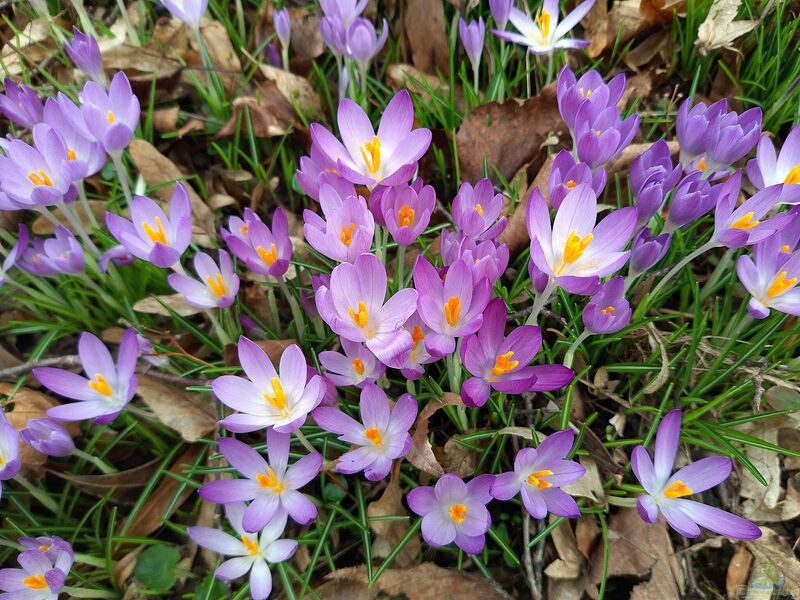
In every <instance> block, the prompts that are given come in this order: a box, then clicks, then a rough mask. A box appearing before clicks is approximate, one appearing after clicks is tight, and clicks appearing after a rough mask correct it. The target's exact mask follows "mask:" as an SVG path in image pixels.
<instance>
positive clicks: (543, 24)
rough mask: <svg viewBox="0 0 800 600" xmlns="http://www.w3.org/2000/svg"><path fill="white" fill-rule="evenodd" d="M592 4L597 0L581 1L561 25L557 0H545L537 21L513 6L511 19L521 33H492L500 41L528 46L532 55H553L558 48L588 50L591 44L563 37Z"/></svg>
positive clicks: (494, 31) (495, 30)
mask: <svg viewBox="0 0 800 600" xmlns="http://www.w3.org/2000/svg"><path fill="white" fill-rule="evenodd" d="M593 5H594V0H586V1H585V2H582V3H581V4H579V5H578V6H576V7H575V10H573V11H572V12H571V13H569V14H568V15H567V16H566V17H564V20H563V21H561V22H559V20H558V18H559V14H558V0H545V1H544V4H543V6H542V9H541V10H540V11H539V14H537V15H536V18H535V19H531V18H530V17H529V16H528V15H526V14H525V13H524V12H522V11H521V10H519V9H517V8H513V7H512V8H511V12H510V13H509V15H508V18H509V20H510V21H511V23H512V24H513V25H514V27H516V28H517V30H518V31H519V33H509V32H507V31H501V30H499V29H493V30H492V33H494V34H495V35H496V36H497V37H499V38H500V39H501V40H508V41H509V42H514V43H515V44H520V45H522V46H526V47H527V48H528V50H529V51H530V52H531V53H532V54H550V53H551V52H553V50H555V49H556V48H586V46H588V45H589V42H588V41H586V40H578V39H574V38H565V37H564V36H565V35H566V34H567V33H569V31H570V30H571V29H572V28H573V27H575V25H577V24H578V22H579V21H580V20H581V19H582V18H583V17H585V16H586V13H588V12H589V10H590V9H591V8H592V6H593Z"/></svg>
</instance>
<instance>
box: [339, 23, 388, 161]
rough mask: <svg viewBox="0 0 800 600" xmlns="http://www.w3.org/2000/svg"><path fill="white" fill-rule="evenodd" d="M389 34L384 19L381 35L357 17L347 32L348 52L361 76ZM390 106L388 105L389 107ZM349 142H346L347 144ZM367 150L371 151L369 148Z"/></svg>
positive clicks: (370, 24)
mask: <svg viewBox="0 0 800 600" xmlns="http://www.w3.org/2000/svg"><path fill="white" fill-rule="evenodd" d="M388 35H389V24H388V23H387V22H386V19H384V20H383V31H381V35H380V37H379V36H378V32H377V31H375V26H374V25H373V24H372V23H371V22H370V21H369V20H367V19H365V18H363V17H356V18H355V19H353V22H352V23H350V26H349V27H348V28H347V31H346V33H345V44H346V45H347V54H348V56H349V57H350V58H352V59H353V60H354V61H355V62H356V64H357V65H358V68H359V69H360V71H361V77H365V76H366V70H367V68H368V67H369V63H370V61H371V60H372V59H373V58H375V56H377V54H378V52H380V51H381V49H382V48H383V46H384V44H386V39H387V37H388ZM387 108H388V107H387ZM346 143H347V142H345V144H346ZM367 152H370V151H369V150H367Z"/></svg>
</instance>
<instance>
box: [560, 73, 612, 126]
mask: <svg viewBox="0 0 800 600" xmlns="http://www.w3.org/2000/svg"><path fill="white" fill-rule="evenodd" d="M623 92H625V74H624V73H620V74H619V75H617V76H616V77H614V78H613V79H612V80H611V81H609V82H608V83H605V82H604V81H603V77H602V76H601V75H600V73H598V72H597V71H596V70H594V69H592V70H591V71H587V72H586V73H584V74H583V75H581V77H580V79H576V78H575V74H574V73H573V72H572V70H571V69H570V68H569V67H567V66H565V67H564V68H562V69H561V71H560V72H559V74H558V79H557V80H556V99H557V101H558V110H559V112H560V113H561V118H562V119H563V120H564V123H566V124H567V127H569V130H570V132H571V133H572V132H574V130H575V125H576V123H575V119H576V118H577V116H578V110H580V109H581V108H583V113H582V115H583V118H584V119H589V120H594V119H595V118H596V117H598V116H599V115H600V113H601V112H603V111H604V110H605V109H606V108H609V107H614V106H616V105H617V103H618V102H619V100H620V98H622V94H623Z"/></svg>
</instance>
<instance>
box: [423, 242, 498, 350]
mask: <svg viewBox="0 0 800 600" xmlns="http://www.w3.org/2000/svg"><path fill="white" fill-rule="evenodd" d="M414 287H415V288H416V289H417V291H418V292H419V306H418V308H417V310H418V311H419V316H420V317H421V318H422V320H423V321H425V324H426V325H427V326H428V327H430V328H431V330H432V331H433V333H430V334H429V335H427V336H425V349H426V350H427V351H428V352H429V353H430V354H431V356H437V357H440V356H447V355H449V354H452V352H453V350H455V347H456V338H458V337H463V336H465V335H468V334H470V333H475V332H476V331H477V330H478V329H479V328H480V327H481V325H482V324H483V309H484V308H486V305H487V304H488V302H489V299H490V298H491V294H492V290H491V286H490V285H489V282H488V281H487V280H486V279H482V280H480V281H479V282H478V283H477V284H474V283H473V282H472V273H471V271H470V267H469V266H468V265H467V263H466V261H464V260H463V259H460V260H457V261H456V262H455V263H453V264H452V265H451V266H450V268H449V269H448V270H447V275H446V276H445V279H444V282H442V279H441V278H440V277H439V274H438V273H437V272H436V269H435V268H434V267H433V265H432V264H431V263H429V262H428V261H427V260H426V259H425V258H424V257H423V256H418V257H417V262H416V263H415V264H414Z"/></svg>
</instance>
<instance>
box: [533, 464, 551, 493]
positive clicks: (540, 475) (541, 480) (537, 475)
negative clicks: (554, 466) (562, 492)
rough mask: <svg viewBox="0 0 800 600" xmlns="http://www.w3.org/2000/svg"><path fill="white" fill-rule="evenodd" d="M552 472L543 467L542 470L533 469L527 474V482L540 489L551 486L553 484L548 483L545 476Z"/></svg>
mask: <svg viewBox="0 0 800 600" xmlns="http://www.w3.org/2000/svg"><path fill="white" fill-rule="evenodd" d="M552 474H553V472H552V471H551V470H550V469H543V470H542V471H535V472H533V473H531V474H530V475H528V483H529V484H531V485H532V486H534V487H538V488H539V489H540V490H544V489H547V488H549V487H553V484H552V483H550V482H549V481H547V480H546V479H545V477H549V476H550V475H552Z"/></svg>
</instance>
